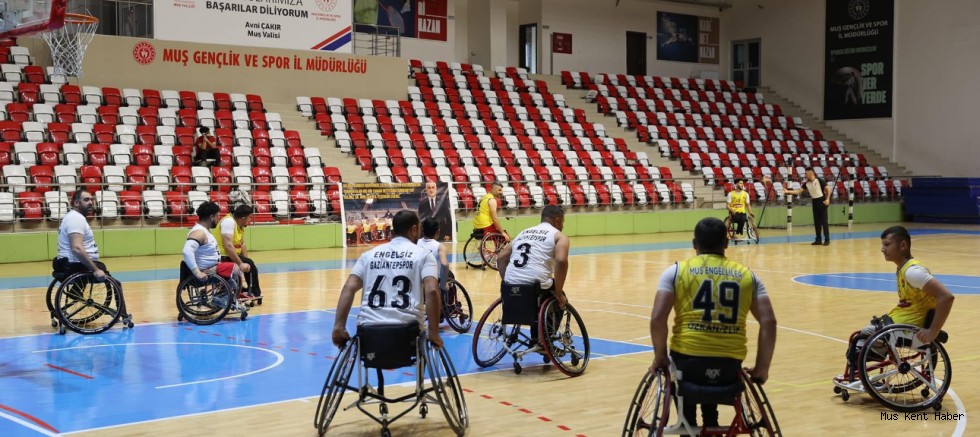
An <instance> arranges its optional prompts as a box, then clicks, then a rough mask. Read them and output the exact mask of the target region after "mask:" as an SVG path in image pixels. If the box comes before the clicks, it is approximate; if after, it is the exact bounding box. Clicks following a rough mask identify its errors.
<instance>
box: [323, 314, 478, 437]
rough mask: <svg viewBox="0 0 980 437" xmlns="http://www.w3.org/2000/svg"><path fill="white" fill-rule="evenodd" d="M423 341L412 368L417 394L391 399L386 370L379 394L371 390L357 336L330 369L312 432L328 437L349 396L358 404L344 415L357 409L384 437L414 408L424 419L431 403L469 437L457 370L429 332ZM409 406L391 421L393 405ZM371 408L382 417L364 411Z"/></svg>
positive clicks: (421, 336) (380, 379)
mask: <svg viewBox="0 0 980 437" xmlns="http://www.w3.org/2000/svg"><path fill="white" fill-rule="evenodd" d="M418 339H419V341H418V344H417V345H416V354H417V355H416V360H415V363H414V364H413V366H414V367H415V375H416V379H415V389H414V391H413V392H411V393H409V394H406V395H404V396H399V397H394V398H389V397H387V396H385V394H384V376H383V374H382V372H381V369H375V370H376V372H377V378H378V387H377V389H375V388H374V387H371V385H370V382H369V380H368V377H367V372H368V367H366V366H365V365H364V363H363V362H359V359H358V355H359V350H360V337H359V336H356V335H355V336H354V337H353V338H351V339H350V341H348V342H347V344H346V345H344V347H343V348H342V349H341V351H340V353H339V354H338V355H337V359H336V360H335V361H334V364H333V365H332V366H331V367H330V371H329V372H328V373H327V379H326V381H325V382H324V385H323V390H322V391H321V392H320V400H319V402H318V403H317V409H316V415H315V416H314V418H313V426H314V427H315V428H316V429H317V432H318V434H319V435H320V436H323V435H324V434H326V433H327V431H328V430H329V427H330V423H331V422H332V421H333V417H334V415H335V414H336V413H337V409H338V408H339V407H340V403H341V401H342V400H343V396H344V394H345V393H346V392H347V391H348V390H350V391H353V392H357V394H358V398H357V400H356V401H354V402H353V403H351V404H350V405H348V406H347V407H346V408H344V411H346V410H349V409H351V408H355V407H356V408H357V409H358V410H360V411H361V412H362V413H364V414H365V415H367V416H368V417H370V418H371V419H372V420H374V421H375V422H377V423H378V424H380V425H381V435H382V437H390V436H391V431H390V430H389V429H388V426H389V425H391V424H392V423H394V422H395V421H396V420H398V419H400V418H402V417H403V416H405V415H406V414H408V413H409V412H411V411H413V410H415V407H419V415H420V416H421V417H422V418H425V417H426V415H427V414H428V411H429V408H428V403H429V402H434V403H437V404H439V406H440V408H441V409H442V412H443V415H444V416H445V417H446V421H447V422H448V423H449V426H450V427H451V428H452V430H453V432H454V433H455V434H456V435H458V436H462V435H463V434H465V432H466V429H467V428H468V427H469V413H468V411H467V408H466V399H465V397H464V396H463V390H462V386H461V385H460V383H459V376H458V375H457V373H456V368H455V366H453V362H452V360H451V359H450V358H449V355H448V354H447V353H446V351H445V349H444V348H435V347H433V346H432V345H430V344H429V342H428V339H427V338H426V335H425V333H424V332H420V333H419V337H418ZM437 363H438V364H437ZM355 366H356V367H357V385H356V386H352V385H350V376H351V374H352V373H353V372H354V367H355ZM425 372H428V374H429V380H430V382H431V384H432V386H431V387H428V388H426V387H425ZM433 394H434V396H433ZM410 401H411V402H412V405H410V406H409V407H407V408H406V409H404V410H403V411H401V412H399V413H397V414H395V415H394V416H389V411H388V404H395V403H406V402H410ZM369 404H378V405H379V407H378V410H379V415H374V414H373V413H371V412H370V411H368V410H367V409H365V406H366V405H369Z"/></svg>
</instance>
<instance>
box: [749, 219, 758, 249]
mask: <svg viewBox="0 0 980 437" xmlns="http://www.w3.org/2000/svg"><path fill="white" fill-rule="evenodd" d="M745 236H746V237H748V238H749V241H751V242H753V243H755V244H759V240H760V237H759V228H758V227H756V225H755V222H753V221H752V217H749V219H748V221H746V222H745Z"/></svg>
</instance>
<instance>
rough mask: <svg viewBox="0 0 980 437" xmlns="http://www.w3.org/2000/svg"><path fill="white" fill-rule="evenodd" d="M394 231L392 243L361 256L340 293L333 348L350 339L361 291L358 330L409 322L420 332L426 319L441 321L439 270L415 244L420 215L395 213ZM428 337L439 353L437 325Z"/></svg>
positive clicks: (423, 250)
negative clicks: (356, 296)
mask: <svg viewBox="0 0 980 437" xmlns="http://www.w3.org/2000/svg"><path fill="white" fill-rule="evenodd" d="M392 228H393V229H392V231H393V233H394V238H392V240H391V241H390V242H388V243H385V244H382V245H380V246H378V247H375V248H374V249H371V250H369V251H367V252H365V253H364V254H362V255H361V256H360V258H358V259H357V263H355V264H354V268H353V269H352V270H351V273H350V276H349V277H348V278H347V283H345V284H344V288H343V290H341V292H340V300H339V301H338V302H337V317H336V319H335V320H334V325H333V343H334V344H335V345H337V347H342V346H343V345H344V344H346V343H347V340H349V339H350V334H349V333H348V332H347V328H346V322H347V316H348V314H350V309H351V306H352V305H353V303H354V294H355V293H357V291H358V290H360V289H362V288H363V289H364V292H363V293H362V296H361V308H360V313H359V314H358V316H357V324H358V325H359V326H360V325H385V324H407V323H412V322H418V324H419V326H422V325H423V322H424V317H425V316H426V315H427V316H428V318H429V320H439V314H440V302H439V301H440V299H439V265H438V263H437V262H436V258H435V257H434V256H432V254H431V253H429V251H428V250H426V249H423V248H421V247H419V246H418V245H417V244H416V242H417V241H418V239H419V234H420V231H419V228H420V226H419V217H418V215H416V214H415V212H414V211H409V210H403V211H399V212H398V213H397V214H395V217H394V218H393V219H392ZM423 292H424V293H425V300H424V301H423V299H422V296H423V294H422V293H423ZM423 302H427V304H426V305H423ZM423 307H424V308H425V312H426V314H425V315H423V314H422V309H423ZM428 332H429V335H428V337H429V341H430V342H431V343H432V344H433V345H434V346H436V347H442V338H441V337H439V324H438V323H429V325H428Z"/></svg>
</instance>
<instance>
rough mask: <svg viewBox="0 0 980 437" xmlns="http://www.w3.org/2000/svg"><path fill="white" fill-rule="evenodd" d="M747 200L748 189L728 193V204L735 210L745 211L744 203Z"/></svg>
mask: <svg viewBox="0 0 980 437" xmlns="http://www.w3.org/2000/svg"><path fill="white" fill-rule="evenodd" d="M748 202H749V193H748V191H744V190H743V191H741V192H738V191H732V192H730V193H728V206H730V207H731V208H732V210H734V211H735V212H737V213H738V212H741V213H744V212H745V204H746V203H748Z"/></svg>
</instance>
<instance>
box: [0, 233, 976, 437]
mask: <svg viewBox="0 0 980 437" xmlns="http://www.w3.org/2000/svg"><path fill="white" fill-rule="evenodd" d="M879 228H880V226H870V225H861V226H854V227H853V229H852V230H851V231H850V232H844V230H843V229H835V234H834V235H833V237H834V240H833V243H832V244H831V245H830V246H828V247H812V246H810V245H809V241H810V240H811V238H810V235H809V232H808V231H809V229H799V228H797V229H796V230H795V231H794V232H793V235H786V232H785V231H773V230H768V231H767V234H765V235H764V236H763V240H762V244H760V245H749V246H745V245H739V246H737V247H730V248H729V251H728V255H729V256H730V257H731V258H733V259H735V260H738V261H740V262H742V263H745V264H746V265H748V266H750V267H751V268H752V269H753V270H754V271H755V272H756V273H757V275H758V276H759V277H760V278H761V279H762V280H763V281H765V283H766V285H767V288H768V289H769V292H770V296H771V297H772V299H773V305H774V307H775V310H776V315H777V318H778V321H779V327H780V329H779V332H778V340H777V347H776V356H775V360H774V364H773V367H772V371H771V379H770V381H769V382H768V383H767V384H766V386H765V387H766V390H767V393H768V394H769V397H770V400H771V402H772V403H773V405H774V408H775V411H776V414H777V418H778V419H779V423H780V425H781V427H782V429H783V432H784V435H815V434H820V435H828V434H839V433H842V432H847V433H851V432H858V433H860V432H862V430H871V429H874V432H876V433H879V432H884V433H889V434H897V433H901V435H970V432H969V429H971V428H969V427H968V426H967V424H968V418H969V416H970V413H971V412H972V409H974V408H978V407H980V397H978V396H977V394H976V393H978V390H977V388H978V387H977V385H976V384H975V383H974V382H973V381H972V380H971V379H970V376H969V375H971V374H974V373H975V372H977V371H980V365H978V359H980V355H977V354H976V352H975V350H976V349H977V347H978V346H980V342H978V341H977V340H975V339H973V338H971V336H970V335H969V332H970V326H972V319H973V318H974V316H975V315H976V314H977V312H978V311H980V305H978V302H977V301H976V299H977V297H976V294H977V293H978V292H980V288H978V286H977V284H980V281H978V274H977V270H976V269H975V268H974V267H972V264H971V263H970V262H969V258H970V256H971V255H972V254H974V253H977V251H978V250H980V228H976V227H951V226H929V227H920V228H917V229H915V230H914V231H913V254H914V255H915V256H916V258H917V259H920V260H921V261H922V262H923V263H924V264H925V265H926V266H928V267H929V268H930V269H931V270H932V272H933V273H934V274H936V275H937V277H938V278H939V279H940V280H942V281H944V283H945V284H946V285H947V286H948V287H949V289H950V290H951V291H952V292H953V293H954V294H956V296H957V300H956V302H955V304H954V309H953V312H952V315H951V316H950V319H949V320H948V321H947V324H946V328H945V330H946V331H947V332H949V333H950V340H949V342H948V343H947V344H946V346H947V349H948V351H949V354H950V361H951V362H952V365H953V368H954V374H955V375H956V378H955V379H954V380H953V382H952V385H951V387H952V389H951V390H950V392H949V393H948V395H947V397H946V399H945V401H944V402H943V410H942V411H943V412H947V413H964V414H965V415H964V416H960V418H959V420H937V417H936V416H935V415H934V412H932V411H931V410H930V411H928V412H927V413H926V416H927V417H926V419H908V420H906V419H905V418H904V417H902V418H900V420H893V421H888V420H883V413H886V412H890V410H886V409H883V408H882V407H881V406H880V405H879V404H878V403H876V402H875V401H874V400H872V399H871V398H869V397H867V396H862V395H857V394H855V395H853V396H852V397H851V399H850V400H849V401H848V402H846V403H845V402H843V401H842V400H841V398H840V397H839V396H835V395H834V394H833V392H832V384H831V382H830V379H831V378H832V377H833V376H834V375H836V374H838V373H840V372H841V371H842V367H843V350H844V346H845V341H846V339H847V337H848V336H849V335H850V333H851V332H852V331H853V330H855V329H858V328H860V327H861V326H863V325H864V324H865V323H867V321H868V320H869V319H870V317H871V316H873V315H876V314H880V313H883V312H885V311H887V310H888V309H890V308H891V307H892V306H893V305H894V302H895V294H894V287H895V283H894V273H893V272H894V267H893V266H892V265H890V264H888V263H886V262H884V261H883V260H882V258H881V254H880V252H879V240H878V234H879V233H880V230H879ZM777 232H778V233H779V235H772V234H775V233H777ZM689 241H690V235H688V234H687V233H672V234H657V235H644V236H636V237H628V238H627V237H602V238H598V237H578V238H573V240H572V245H573V248H572V254H573V256H572V258H571V270H570V274H569V280H568V285H567V289H568V290H569V296H570V299H571V302H573V303H574V304H575V306H576V308H577V309H579V312H580V313H581V314H582V317H583V319H584V321H585V324H586V327H587V329H588V332H589V336H590V339H591V343H592V344H591V345H592V361H591V362H590V364H589V367H588V369H587V370H586V373H585V374H584V375H583V376H581V377H578V378H571V379H570V378H567V377H565V376H564V375H562V374H561V373H559V372H558V371H557V370H554V369H553V368H552V367H551V366H550V365H544V364H543V363H541V362H540V361H537V360H538V358H539V357H538V356H537V355H533V354H532V355H529V356H528V357H527V358H526V359H525V362H524V365H525V370H524V372H523V373H522V374H520V375H516V374H514V372H513V370H512V367H511V364H512V363H511V362H510V361H509V358H505V359H504V360H503V361H501V362H500V363H499V364H497V365H496V366H494V367H492V368H489V369H480V368H479V367H478V366H476V364H475V363H474V362H473V359H472V357H471V352H470V347H471V341H472V336H471V335H468V334H462V335H460V334H456V333H455V332H453V331H452V330H450V329H448V327H444V328H443V330H442V335H443V337H444V339H445V340H446V345H447V346H446V347H447V348H448V349H449V351H450V352H451V356H452V358H453V360H454V362H455V363H456V367H457V368H458V369H459V372H460V374H461V381H462V384H463V387H464V388H465V389H466V401H467V404H468V407H469V410H470V417H471V427H470V431H469V433H468V435H473V436H478V435H487V436H489V435H501V434H534V435H555V436H561V435H569V436H573V435H587V436H600V435H615V434H618V433H621V432H622V431H621V427H622V423H623V421H624V419H625V412H626V409H627V407H628V405H629V401H630V398H631V396H632V394H633V391H634V389H635V387H636V384H637V383H638V381H639V379H640V378H641V377H642V375H643V373H644V372H645V370H646V368H647V367H648V366H649V363H650V362H651V360H652V357H653V355H652V353H651V350H652V348H651V347H650V338H649V328H648V326H649V314H650V305H651V303H652V296H653V292H654V290H653V289H652V288H651V284H652V283H654V281H655V280H656V278H657V277H659V274H660V272H661V271H662V270H663V269H664V268H666V267H667V266H668V265H669V264H670V263H672V262H673V261H675V260H678V259H681V258H683V257H687V256H690V255H692V254H693V251H692V250H691V249H690V248H689V245H690V243H689ZM355 257H356V253H355V252H354V251H353V250H348V251H347V252H346V255H345V251H343V250H339V249H337V250H314V251H290V252H266V253H259V254H256V260H257V262H258V263H259V266H260V268H261V269H262V272H263V285H264V289H265V295H266V296H267V297H268V299H266V302H265V304H264V305H263V306H260V307H256V308H255V309H253V310H252V311H251V312H250V314H249V318H248V319H247V320H245V321H239V320H237V318H234V317H228V318H227V319H226V320H224V321H222V322H219V323H218V324H215V325H212V326H197V325H191V324H188V323H186V322H183V323H177V322H175V320H176V307H175V304H174V289H175V287H176V273H177V271H176V267H175V265H176V264H177V263H178V258H176V257H152V258H150V257H146V258H130V259H108V260H106V263H107V265H108V266H109V267H110V269H112V270H113V272H114V274H115V275H116V276H117V277H118V278H120V279H121V280H122V282H123V285H124V289H125V293H126V298H127V304H128V305H129V308H130V311H131V312H132V313H133V314H134V316H135V320H136V321H137V326H136V327H135V328H134V329H132V330H123V329H120V328H119V327H116V328H113V329H112V330H110V331H108V332H106V333H104V334H101V335H95V336H81V335H77V334H74V333H69V334H68V335H65V336H61V335H58V334H56V333H54V330H53V329H52V328H51V327H50V325H49V319H48V315H47V310H46V308H45V306H44V303H43V296H44V287H45V286H46V282H47V281H48V279H49V278H50V277H49V276H47V274H46V273H47V270H48V269H49V268H50V266H49V265H47V263H28V264H21V265H11V266H8V267H10V268H5V269H4V272H3V276H4V277H3V278H2V279H0V289H2V291H0V301H2V302H4V305H3V309H2V310H0V314H2V317H0V319H2V320H3V322H2V325H0V335H2V336H3V338H2V339H0V344H2V345H3V346H2V347H3V350H4V351H5V352H6V353H5V354H4V357H3V358H0V374H2V379H0V380H2V381H3V386H4V390H3V391H2V394H0V410H2V411H0V417H2V418H3V420H2V421H0V434H2V435H5V436H6V435H11V436H21V435H24V436H31V435H57V434H73V435H74V434H79V435H100V436H105V435H120V436H122V435H137V434H150V433H153V434H158V433H171V432H181V431H182V430H186V429H195V430H199V431H200V430H207V432H210V433H212V434H216V435H237V434H240V433H242V432H246V433H260V432H267V433H274V434H276V435H313V434H314V433H315V431H314V430H313V429H312V416H313V413H314V411H315V408H316V400H317V396H318V395H319V390H320V388H321V386H322V384H323V378H324V377H325V375H326V373H327V371H328V370H329V367H330V365H331V363H332V358H333V357H334V356H335V354H336V353H337V349H336V348H335V347H333V346H332V345H331V344H330V331H331V327H332V324H333V308H335V307H336V301H337V298H338V293H339V289H340V287H341V285H342V283H343V281H344V279H345V278H346V275H347V271H348V269H349V267H350V266H351V265H352V263H353V261H354V259H355ZM171 266H174V267H171ZM454 271H455V272H456V275H457V278H459V280H460V281H461V282H462V283H463V284H464V285H465V286H466V287H467V289H468V290H469V292H470V294H471V296H472V298H473V306H474V313H476V314H475V317H478V316H479V315H481V314H482V312H483V311H484V310H485V309H486V307H487V306H488V305H489V303H490V302H491V301H492V300H493V299H495V298H496V296H497V287H498V286H499V278H498V277H497V275H496V272H494V271H489V270H488V271H480V270H472V269H466V268H464V267H462V265H461V264H459V263H457V264H455V265H454ZM353 323H354V321H353V314H352V318H351V320H349V321H348V326H349V329H352V328H353V326H354V325H353ZM754 326H755V325H753V324H752V323H751V322H750V335H749V338H750V351H754V343H755V342H754V335H755V333H756V330H755V329H754V328H753V327H754ZM753 355H754V354H753V353H752V352H750V354H749V358H748V360H747V361H746V365H751V362H752V359H753V358H752V356H753ZM411 370H412V369H407V370H406V369H400V370H396V371H388V372H386V374H385V376H386V383H387V384H388V385H391V384H397V383H399V382H407V381H414V375H412V374H411ZM390 390H398V388H392V389H390ZM353 398H354V397H353V396H348V397H347V398H345V401H346V402H345V403H344V406H346V405H347V404H349V403H350V402H352V401H353ZM722 411H723V415H724V414H725V413H724V410H722ZM729 414H730V413H729ZM723 417H724V416H723ZM377 429H378V427H377V425H376V424H374V423H373V422H371V421H370V420H369V419H367V418H366V417H365V416H363V415H361V414H360V413H359V412H356V411H341V412H338V414H337V418H336V419H335V424H334V425H332V426H331V434H333V433H336V434H337V435H375V434H376V433H377ZM391 429H392V432H393V433H394V434H395V435H409V434H415V433H418V432H425V433H426V434H432V435H449V430H448V429H447V428H446V427H445V424H444V422H443V418H442V417H441V416H439V415H432V416H430V417H428V418H426V419H421V418H418V416H417V415H415V414H411V415H409V416H407V417H406V418H404V419H402V420H401V421H399V422H396V423H395V424H394V425H393V426H392V428H391Z"/></svg>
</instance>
